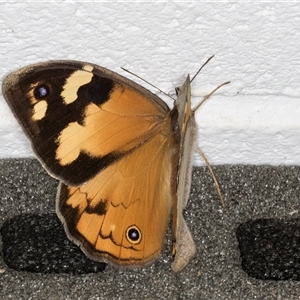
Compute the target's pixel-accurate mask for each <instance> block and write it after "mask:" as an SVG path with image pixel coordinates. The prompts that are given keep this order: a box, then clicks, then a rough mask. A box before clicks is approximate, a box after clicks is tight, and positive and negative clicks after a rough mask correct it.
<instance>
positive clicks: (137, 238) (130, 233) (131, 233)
mask: <svg viewBox="0 0 300 300" xmlns="http://www.w3.org/2000/svg"><path fill="white" fill-rule="evenodd" d="M126 239H127V240H128V242H129V243H131V244H134V245H137V244H139V243H140V242H141V240H142V234H141V231H140V230H139V229H138V227H137V226H135V225H132V226H129V227H128V228H127V230H126Z"/></svg>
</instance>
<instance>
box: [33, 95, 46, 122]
mask: <svg viewBox="0 0 300 300" xmlns="http://www.w3.org/2000/svg"><path fill="white" fill-rule="evenodd" d="M47 107H48V103H47V101H45V100H42V101H39V102H37V103H36V104H35V105H34V107H33V115H32V119H33V120H34V121H37V120H41V119H43V118H44V117H45V115H46V111H47Z"/></svg>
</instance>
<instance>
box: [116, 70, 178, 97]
mask: <svg viewBox="0 0 300 300" xmlns="http://www.w3.org/2000/svg"><path fill="white" fill-rule="evenodd" d="M121 69H122V70H124V71H125V72H127V73H129V74H131V75H133V76H135V77H137V78H139V79H141V80H142V81H144V82H146V83H147V84H149V85H150V86H152V87H154V88H155V89H156V90H158V91H159V92H161V93H162V94H164V95H166V96H167V97H170V98H171V99H173V100H174V101H176V99H174V98H173V97H172V96H170V95H169V94H167V93H166V92H164V91H163V90H161V89H160V88H158V87H157V86H155V85H153V84H152V83H150V82H149V81H147V80H146V79H144V78H142V77H140V76H138V75H137V74H135V73H133V72H131V71H129V70H127V69H125V68H123V67H121Z"/></svg>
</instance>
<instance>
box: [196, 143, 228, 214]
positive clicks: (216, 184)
mask: <svg viewBox="0 0 300 300" xmlns="http://www.w3.org/2000/svg"><path fill="white" fill-rule="evenodd" d="M196 151H197V152H198V153H199V154H200V156H201V157H202V159H203V160H204V162H205V164H206V165H207V168H208V170H209V172H210V175H211V177H212V178H213V181H214V184H215V188H216V190H217V192H218V195H219V198H220V201H221V204H222V206H223V208H224V209H226V205H225V201H224V197H223V194H222V192H221V188H220V185H219V182H218V179H217V177H216V176H215V173H214V171H213V169H212V167H211V165H210V163H209V161H208V159H207V157H206V156H205V154H204V153H203V152H202V151H201V149H200V148H199V147H196Z"/></svg>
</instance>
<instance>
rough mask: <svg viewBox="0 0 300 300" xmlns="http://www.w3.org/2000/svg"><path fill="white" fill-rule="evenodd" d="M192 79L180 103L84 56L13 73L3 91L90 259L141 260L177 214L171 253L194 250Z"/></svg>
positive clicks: (175, 265) (182, 258)
mask: <svg viewBox="0 0 300 300" xmlns="http://www.w3.org/2000/svg"><path fill="white" fill-rule="evenodd" d="M190 84H191V80H190V77H189V76H187V78H186V80H185V82H184V83H183V85H182V86H181V87H179V88H177V89H176V92H177V99H176V101H175V104H174V107H173V109H171V110H170V109H169V107H168V106H167V105H166V103H165V102H164V101H163V100H161V99H160V98H159V97H158V96H156V95H155V94H153V93H151V92H150V91H148V90H147V89H145V88H144V87H142V86H141V85H138V84H137V83H135V82H133V81H131V80H129V79H127V78H125V77H123V76H121V75H119V74H117V73H115V72H112V71H110V70H108V69H105V68H103V67H100V66H97V65H95V64H91V63H86V62H80V61H48V62H42V63H37V64H33V65H30V66H27V67H24V68H21V69H20V70H17V71H15V72H13V73H11V74H9V75H8V76H7V77H6V78H5V79H4V82H3V86H2V90H3V94H4V97H5V99H6V101H7V102H8V104H9V106H10V108H11V109H12V111H13V113H14V115H15V116H16V118H17V119H18V121H19V123H20V125H21V127H22V128H23V130H24V132H25V133H26V135H27V136H28V138H29V140H30V142H31V145H32V148H33V150H34V152H35V154H36V156H37V158H38V160H39V161H40V163H41V164H42V165H43V166H44V168H45V169H46V170H47V171H48V173H49V174H50V175H51V176H53V177H54V178H56V179H58V180H59V181H60V183H59V186H58V191H57V199H56V212H57V215H58V216H59V218H60V220H61V221H62V223H63V224H64V228H65V231H66V234H67V236H68V238H69V239H70V240H72V241H73V242H74V243H76V244H77V245H79V246H80V247H81V249H82V250H83V252H84V253H85V254H86V255H87V256H88V257H89V258H91V259H94V260H99V261H104V262H111V263H113V264H116V265H119V266H140V265H145V264H148V263H150V262H152V261H154V260H155V259H156V258H157V257H158V256H159V255H160V253H161V250H162V245H163V240H164V236H165V233H166V229H167V225H168V220H169V215H170V214H172V220H173V224H172V231H173V250H172V255H173V262H172V269H173V270H174V271H175V272H178V271H180V270H182V269H183V268H184V267H185V266H186V265H187V263H188V261H189V260H190V259H191V258H192V257H193V255H194V254H195V252H196V246H195V243H194V241H193V238H192V235H191V233H190V231H189V229H188V227H187V224H186V222H185V220H184V218H183V214H182V212H183V209H184V207H185V206H186V204H187V200H188V197H189V192H190V185H191V169H192V162H191V158H192V153H193V149H194V144H195V136H196V124H195V117H194V110H192V108H191V87H190Z"/></svg>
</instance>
